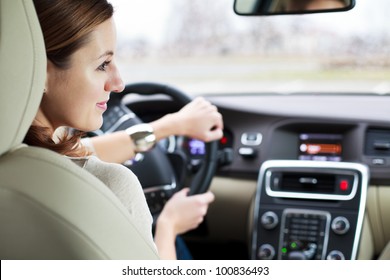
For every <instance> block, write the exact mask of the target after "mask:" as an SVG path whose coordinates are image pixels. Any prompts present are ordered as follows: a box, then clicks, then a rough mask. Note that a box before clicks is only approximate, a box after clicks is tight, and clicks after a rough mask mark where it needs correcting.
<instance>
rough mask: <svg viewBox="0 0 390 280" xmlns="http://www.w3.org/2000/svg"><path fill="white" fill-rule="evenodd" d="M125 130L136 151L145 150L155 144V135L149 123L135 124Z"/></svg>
mask: <svg viewBox="0 0 390 280" xmlns="http://www.w3.org/2000/svg"><path fill="white" fill-rule="evenodd" d="M125 131H126V133H127V135H129V137H130V139H131V141H133V143H134V147H135V152H136V153H143V152H147V151H149V150H150V149H152V148H153V147H154V146H155V145H156V135H154V131H153V128H152V126H151V125H149V124H146V123H141V124H136V125H133V126H131V127H129V128H127V129H126V130H125Z"/></svg>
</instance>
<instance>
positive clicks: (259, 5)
mask: <svg viewBox="0 0 390 280" xmlns="http://www.w3.org/2000/svg"><path fill="white" fill-rule="evenodd" d="M354 6H355V0H234V12H235V13H236V14H238V15H245V16H254V15H282V14H309V13H324V12H341V11H348V10H350V9H352V8H353V7H354Z"/></svg>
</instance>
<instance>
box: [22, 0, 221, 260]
mask: <svg viewBox="0 0 390 280" xmlns="http://www.w3.org/2000/svg"><path fill="white" fill-rule="evenodd" d="M34 4H35V8H36V10H37V14H38V18H39V21H40V24H41V27H42V32H43V36H44V40H45V47H46V54H47V58H48V62H47V78H46V84H45V90H44V95H43V98H42V101H41V104H40V107H39V110H38V112H37V115H36V117H35V120H34V122H33V124H32V126H31V127H30V129H29V132H28V133H27V136H26V138H25V143H27V144H29V145H34V146H40V147H45V148H48V149H51V150H54V151H56V152H58V153H60V154H63V155H65V156H68V157H71V158H72V159H73V160H74V162H75V163H77V164H79V165H80V166H81V167H83V168H84V169H86V170H88V171H89V172H91V173H92V174H94V175H95V176H96V177H98V178H99V179H100V180H102V181H103V182H104V183H105V184H106V185H107V186H108V187H109V188H110V189H112V191H113V192H114V193H115V194H116V195H117V196H118V198H119V199H120V200H121V202H122V203H123V204H124V205H125V206H126V207H127V208H128V210H129V212H130V214H131V215H132V216H133V218H134V222H135V224H136V226H137V227H138V228H139V230H140V231H141V232H142V233H143V234H144V236H148V237H149V241H150V242H153V237H152V235H151V224H152V217H151V215H150V212H149V210H148V207H147V204H146V201H145V197H144V195H143V192H142V188H141V186H140V184H139V181H138V180H137V178H136V177H135V175H134V174H133V173H131V172H130V171H129V170H128V169H127V168H125V167H123V166H122V165H120V164H112V163H106V162H102V161H100V160H98V159H97V158H96V157H94V156H89V152H88V151H87V150H86V149H85V148H83V146H82V145H80V135H79V134H72V135H69V134H65V135H63V136H61V137H60V138H56V137H55V131H56V130H57V129H58V128H60V127H62V126H65V127H72V128H75V129H76V130H79V131H92V130H95V129H98V128H99V127H100V126H101V125H102V114H103V112H104V111H105V110H106V108H107V101H108V98H109V93H110V92H121V91H122V90H123V88H124V85H123V82H122V80H121V77H120V75H119V72H118V69H117V66H116V64H115V45H116V33H115V25H114V21H113V18H112V15H113V7H112V5H111V4H109V3H107V1H106V0H83V1H79V0H34ZM212 200H213V195H212V194H211V193H209V194H208V195H207V196H204V197H202V199H199V200H198V201H197V203H198V204H200V205H201V206H202V207H201V208H202V209H203V212H204V209H206V210H207V207H208V204H209V203H210V202H211V201H212ZM175 230H176V229H174V228H171V229H170V231H171V233H172V232H175ZM167 232H168V233H169V230H165V233H167ZM155 238H156V245H157V249H158V251H159V254H160V257H161V258H162V259H166V258H169V259H173V258H175V250H174V249H175V247H174V243H173V242H174V241H172V239H171V238H170V236H169V237H168V238H167V237H165V236H160V235H159V236H156V237H155ZM158 240H160V241H158ZM161 240H162V241H161ZM159 244H163V245H161V246H160V245H159Z"/></svg>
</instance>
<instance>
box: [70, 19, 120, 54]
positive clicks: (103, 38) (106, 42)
mask: <svg viewBox="0 0 390 280" xmlns="http://www.w3.org/2000/svg"><path fill="white" fill-rule="evenodd" d="M115 48H116V30H115V24H114V21H113V19H112V18H111V19H109V20H106V21H105V22H103V23H101V24H99V25H98V26H96V28H95V29H94V30H93V31H92V32H91V33H90V35H89V38H88V41H87V43H86V44H85V45H84V46H83V47H81V48H80V49H79V50H78V51H77V52H75V53H74V58H76V59H82V60H89V61H90V60H98V59H100V58H101V57H102V56H106V55H107V54H109V53H111V54H112V53H113V52H114V50H115Z"/></svg>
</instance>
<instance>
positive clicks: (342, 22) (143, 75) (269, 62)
mask: <svg viewBox="0 0 390 280" xmlns="http://www.w3.org/2000/svg"><path fill="white" fill-rule="evenodd" d="M111 2H112V3H113V5H114V7H115V8H116V14H115V20H116V22H117V29H118V54H119V62H120V68H121V70H122V76H123V79H124V81H125V82H126V83H131V82H138V81H155V82H163V83H167V84H172V85H175V86H177V87H180V88H181V89H183V90H185V91H186V92H188V93H189V94H194V95H195V94H198V93H199V94H200V93H202V94H205V93H225V94H226V93H284V94H288V93H296V92H308V93H311V92H316V93H318V92H327V93H336V94H340V93H341V94H345V93H358V94H363V93H370V94H371V93H373V94H389V93H390V79H389V78H390V28H389V26H390V17H388V11H389V10H390V1H387V0H356V6H355V8H354V9H353V10H351V11H348V12H338V13H327V14H312V15H290V16H285V15H284V16H268V17H267V16H266V17H250V16H249V17H244V16H238V15H236V14H234V12H233V0H213V1H208V0H191V1H183V0H159V1H155V0H112V1H111Z"/></svg>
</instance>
